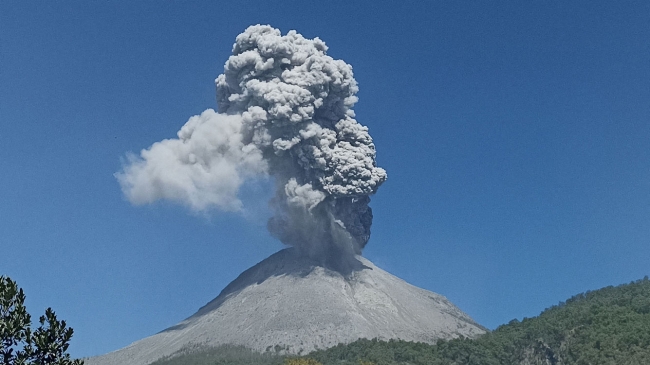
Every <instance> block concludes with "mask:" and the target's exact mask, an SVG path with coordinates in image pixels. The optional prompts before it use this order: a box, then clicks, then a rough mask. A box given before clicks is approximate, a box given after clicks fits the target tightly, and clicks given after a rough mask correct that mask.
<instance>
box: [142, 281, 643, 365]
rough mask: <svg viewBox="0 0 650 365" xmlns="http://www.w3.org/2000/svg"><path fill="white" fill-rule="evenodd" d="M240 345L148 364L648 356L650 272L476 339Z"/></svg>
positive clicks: (638, 360)
mask: <svg viewBox="0 0 650 365" xmlns="http://www.w3.org/2000/svg"><path fill="white" fill-rule="evenodd" d="M278 350H281V349H271V350H270V351H268V352H267V353H264V354H260V353H256V352H253V351H251V350H249V349H247V348H245V347H242V346H220V347H215V348H201V347H196V348H186V349H184V350H182V351H180V352H179V353H176V354H174V355H172V356H170V357H167V358H163V359H161V360H158V361H156V362H155V363H154V365H181V364H182V365H222V364H223V365H226V364H232V365H238V364H242V365H243V364H259V365H267V364H268V365H276V364H277V365H335V364H336V365H352V364H354V365H425V364H426V365H437V364H440V365H442V364H450V365H451V364H453V365H504V364H506V365H507V364H513V365H514V364H518V365H519V364H530V365H533V364H551V365H573V364H575V365H599V364H603V365H606V364H607V365H609V364H611V365H636V364H639V365H641V364H650V280H649V279H648V277H647V276H646V277H645V278H643V279H641V280H637V281H635V282H631V283H629V284H624V285H619V286H616V287H614V286H609V287H606V288H602V289H599V290H595V291H588V292H586V293H581V294H578V295H575V296H573V297H571V298H569V299H568V300H566V301H565V302H561V303H559V304H557V305H554V306H552V307H550V308H547V309H546V310H544V311H543V312H542V313H541V314H540V315H539V316H536V317H533V318H524V319H523V320H521V321H519V320H516V319H515V320H512V321H510V322H509V323H507V324H504V325H501V326H499V327H498V328H497V329H495V330H494V331H491V332H488V333H486V334H485V335H482V336H480V337H478V338H475V339H469V338H457V339H453V340H449V341H442V340H441V341H438V343H437V344H435V345H429V344H425V343H414V342H407V341H400V340H391V341H380V340H377V339H373V340H368V339H360V340H358V341H356V342H353V343H350V344H339V345H338V346H335V347H333V348H330V349H327V350H320V351H316V352H312V353H310V354H307V355H305V356H302V357H296V356H282V355H278V354H276V353H275V351H278Z"/></svg>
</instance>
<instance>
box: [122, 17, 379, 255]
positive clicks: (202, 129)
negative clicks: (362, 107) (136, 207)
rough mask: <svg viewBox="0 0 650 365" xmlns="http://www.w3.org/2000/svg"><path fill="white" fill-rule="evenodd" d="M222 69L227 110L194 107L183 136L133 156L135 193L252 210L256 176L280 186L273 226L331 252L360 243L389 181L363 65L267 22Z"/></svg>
mask: <svg viewBox="0 0 650 365" xmlns="http://www.w3.org/2000/svg"><path fill="white" fill-rule="evenodd" d="M232 53H233V54H232V56H230V58H229V59H228V61H227V62H226V64H225V67H224V73H223V74H221V75H219V77H217V79H216V89H217V106H218V111H219V112H218V113H217V112H215V111H214V110H212V109H208V110H206V111H204V112H203V113H202V114H201V115H199V116H194V117H192V118H190V119H189V121H188V122H187V123H186V124H185V125H184V126H183V127H182V128H181V130H180V131H179V132H178V136H177V137H178V138H176V139H167V140H163V141H161V142H157V143H154V144H153V145H152V146H151V147H149V148H148V149H145V150H142V151H141V153H140V156H130V157H129V159H128V161H127V163H126V164H125V166H124V168H123V170H122V171H121V172H118V173H117V174H116V177H117V179H118V181H119V183H120V185H121V187H122V190H123V192H124V194H125V195H126V197H127V198H128V199H129V200H130V201H131V202H132V203H134V204H146V203H151V202H153V201H156V200H159V199H167V200H172V201H175V202H178V203H181V204H184V205H187V206H188V207H190V208H191V209H193V210H196V211H206V210H209V209H212V208H217V209H221V210H226V211H238V210H241V209H243V207H242V202H241V201H240V200H239V198H238V196H237V194H238V191H239V188H240V187H241V185H242V184H243V182H244V181H246V180H247V179H254V178H256V177H260V176H269V177H271V178H272V179H273V181H274V183H275V187H276V191H275V196H274V197H273V198H272V199H271V203H270V204H271V208H272V211H273V216H272V218H270V220H269V223H268V228H269V231H270V232H271V233H272V234H273V235H274V236H276V237H277V238H278V239H280V240H281V241H282V242H283V243H285V244H287V245H291V246H294V247H296V248H297V249H298V250H299V251H300V252H302V253H303V254H306V255H308V256H310V257H312V258H315V259H319V260H322V261H329V262H331V261H340V259H341V258H345V257H353V255H355V254H360V253H361V250H362V249H363V247H364V246H365V245H366V243H367V242H368V239H369V237H370V226H371V225H372V210H371V209H370V207H369V206H368V204H369V202H370V195H372V194H374V193H375V192H376V191H377V189H378V188H379V186H380V185H381V184H382V183H383V182H384V181H385V180H386V172H385V171H384V170H383V169H382V168H379V167H377V166H376V163H375V146H374V144H373V141H372V138H371V137H370V135H369V133H368V129H367V127H365V126H362V125H361V124H359V123H358V122H357V121H356V120H355V119H354V117H355V115H354V111H353V110H352V107H353V106H354V104H355V103H356V102H357V97H356V95H355V94H356V93H357V91H358V87H357V82H356V81H355V79H354V77H353V74H352V67H351V66H350V65H348V64H346V63H345V62H344V61H342V60H335V59H333V58H332V57H330V56H328V55H327V46H326V45H325V43H324V42H323V41H321V40H320V39H318V38H314V39H306V38H304V37H303V36H302V35H300V34H298V33H297V32H295V31H290V32H289V33H287V34H286V35H284V36H283V35H281V33H280V31H279V30H277V29H274V28H272V27H270V26H265V25H255V26H251V27H249V28H248V29H246V30H245V31H244V32H243V33H242V34H240V35H239V36H237V38H236V42H235V44H234V46H233V51H232Z"/></svg>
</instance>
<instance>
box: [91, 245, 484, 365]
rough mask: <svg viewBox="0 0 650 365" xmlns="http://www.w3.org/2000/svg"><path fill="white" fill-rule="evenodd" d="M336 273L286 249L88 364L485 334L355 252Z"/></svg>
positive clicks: (137, 364)
mask: <svg viewBox="0 0 650 365" xmlns="http://www.w3.org/2000/svg"><path fill="white" fill-rule="evenodd" d="M356 264H357V266H356V267H354V268H353V269H352V270H351V271H350V272H347V273H340V272H339V271H336V270H332V269H329V268H327V267H324V266H322V265H319V264H318V263H317V262H315V261H312V260H310V259H309V258H306V257H304V256H300V255H298V253H297V252H296V251H295V250H294V249H285V250H282V251H280V252H278V253H275V254H274V255H271V256H270V257H269V258H267V259H266V260H264V261H262V262H260V263H259V264H257V265H255V266H253V267H252V268H250V269H248V270H246V271H245V272H243V273H242V274H241V275H240V276H239V277H238V278H237V279H235V280H234V281H233V282H232V283H230V284H229V285H228V286H227V287H226V288H225V289H224V290H223V291H222V292H221V294H219V296H218V297H217V298H215V299H214V300H212V301H211V302H210V303H208V304H207V305H205V306H204V307H203V308H201V309H199V311H198V312H197V313H196V314H194V315H193V316H191V317H189V318H187V319H186V320H184V321H182V322H180V323H179V324H177V325H175V326H173V327H170V328H168V329H166V330H164V331H162V332H160V333H158V334H155V335H153V336H151V337H147V338H145V339H142V340H140V341H137V342H134V343H133V344H131V345H130V346H127V347H125V348H123V349H121V350H118V351H115V352H111V353H108V354H106V355H102V356H98V357H94V358H90V359H87V360H86V364H88V365H123V364H130V365H146V364H149V363H151V362H153V361H155V360H157V359H159V358H160V357H163V356H166V355H170V354H172V353H174V352H176V351H178V350H179V349H181V348H182V347H184V346H187V345H192V344H200V345H206V346H217V345H221V344H236V345H244V346H247V347H250V348H252V349H254V350H258V351H261V352H263V351H267V350H269V349H271V348H273V347H274V346H275V345H280V346H281V347H283V348H284V349H285V351H286V352H288V353H295V354H297V353H302V354H305V353H308V352H310V351H312V350H315V349H323V348H328V347H332V346H335V345H337V344H338V343H341V342H343V343H348V342H352V341H355V340H357V339H359V338H379V339H391V338H396V339H403V340H407V341H420V342H428V343H435V342H436V341H437V340H438V339H450V338H455V337H458V336H460V335H462V336H466V337H475V336H477V335H479V334H482V333H484V332H485V330H484V328H483V327H481V326H480V325H478V324H477V323H476V322H474V321H473V320H472V319H471V318H470V317H469V316H467V314H465V313H463V312H462V311H461V310H460V309H458V308H457V307H456V306H454V305H453V304H452V303H451V302H449V301H448V300H447V299H446V298H445V297H443V296H441V295H439V294H436V293H433V292H430V291H427V290H424V289H420V288H417V287H415V286H413V285H410V284H408V283H407V282H405V281H404V280H401V279H399V278H397V277H396V276H393V275H391V274H389V273H387V272H386V271H384V270H382V269H380V268H378V267H376V266H375V265H374V264H373V263H372V262H370V261H368V260H367V259H365V258H363V257H361V256H357V263H356Z"/></svg>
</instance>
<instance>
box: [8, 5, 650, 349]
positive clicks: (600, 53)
mask: <svg viewBox="0 0 650 365" xmlns="http://www.w3.org/2000/svg"><path fill="white" fill-rule="evenodd" d="M257 23H261V24H271V25H272V26H274V27H277V28H279V29H281V30H282V32H283V33H284V32H287V31H289V30H291V29H296V30H297V31H298V32H300V33H302V34H303V35H304V36H306V37H309V38H313V37H320V38H321V39H323V40H324V41H325V42H326V43H327V45H328V46H329V54H330V55H331V56H333V57H334V58H340V59H343V60H345V61H346V62H347V63H349V64H351V65H352V66H353V68H354V72H355V77H356V79H357V81H358V82H359V87H360V92H359V94H358V96H359V103H358V104H357V105H356V107H355V111H356V113H357V120H358V121H359V122H361V123H362V124H365V125H367V126H368V127H369V128H370V133H371V135H372V136H373V138H374V140H375V144H376V146H377V161H378V164H379V166H381V167H383V168H385V169H386V170H387V172H388V176H389V177H388V181H387V182H386V183H385V184H384V185H383V186H382V187H381V188H380V189H379V191H378V193H377V195H375V196H374V197H373V201H372V203H371V206H372V207H373V211H374V215H375V220H374V225H373V234H372V238H371V240H370V242H369V244H368V246H367V247H366V250H365V251H364V255H365V256H366V257H368V258H370V259H371V260H372V261H374V262H375V263H376V264H377V265H379V266H380V267H382V268H384V269H386V270H388V271H389V272H391V273H393V274H395V275H397V276H399V277H401V278H403V279H405V280H406V281H408V282H410V283H412V284H414V285H417V286H420V287H423V288H425V289H429V290H432V291H435V292H438V293H441V294H443V295H445V296H447V297H448V298H449V299H450V300H451V301H452V302H454V303H455V304H457V305H458V306H459V307H460V308H461V309H463V310H464V311H466V312H467V313H468V314H470V315H471V316H472V317H473V318H474V319H476V320H477V321H478V322H479V323H481V324H483V325H485V326H487V327H489V328H495V327H496V326H498V325H499V324H503V323H506V322H508V321H509V320H511V319H513V318H520V319H521V318H523V317H530V316H535V315H537V314H539V312H540V311H542V310H543V309H544V308H546V307H549V306H551V305H553V304H557V302H559V301H561V300H564V299H566V298H568V297H570V296H571V295H573V294H576V293H579V292H583V291H586V290H592V289H597V288H600V287H603V286H607V285H616V284H621V283H624V282H629V281H631V280H636V279H640V278H642V277H643V276H644V275H648V274H650V259H649V258H650V148H648V147H649V141H650V123H649V121H650V103H649V101H650V43H648V39H650V3H648V2H646V1H626V2H610V1H573V2H563V1H543V2H542V1H538V2H518V3H516V4H514V2H499V3H497V2H490V3H488V2H469V1H468V2H465V1H455V2H442V1H431V2H411V1H400V2H394V3H389V2H381V1H380V2H377V1H368V2H361V1H358V2H345V1H328V2H314V3H309V5H307V3H305V2H301V1H284V2H280V3H277V2H262V1H260V2H256V1H237V2H218V1H204V2H199V1H196V2H192V3H191V4H188V2H159V1H139V2H130V1H112V2H100V1H62V2H57V3H56V4H55V3H54V2H45V1H42V2H31V1H10V2H7V1H5V2H1V3H0V146H1V150H0V151H1V152H0V153H1V154H0V171H1V173H0V249H1V252H2V256H3V259H2V261H1V262H0V274H4V275H9V276H11V277H12V278H13V279H15V280H17V281H18V283H19V284H20V285H21V286H22V287H23V288H24V289H25V290H26V294H27V302H28V303H27V304H28V309H29V311H30V312H31V313H32V315H33V316H34V317H38V316H39V315H40V314H42V313H43V312H44V309H45V308H46V307H48V306H51V307H53V308H54V309H55V311H56V312H57V314H58V315H59V316H60V317H61V318H63V319H66V320H67V322H68V324H69V325H70V326H72V327H73V328H74V329H75V337H74V339H73V341H72V346H71V347H70V352H71V354H72V355H73V356H78V357H80V356H91V355H96V354H101V353H105V352H108V351H112V350H115V349H118V348H121V347H123V346H126V345H128V344H130V343H131V342H133V341H135V340H138V339H140V338H143V337H145V336H148V335H151V334H154V333H156V332H158V331H160V330H162V329H164V328H166V327H168V326H170V325H173V324H175V323H177V322H178V321H180V320H182V319H183V318H185V317H187V316H189V315H191V314H193V313H194V312H195V311H196V310H197V309H198V308H199V307H200V306H202V305H203V304H205V303H207V302H208V301H209V300H211V299H212V298H214V297H215V296H216V295H217V294H218V293H219V291H220V290H221V289H222V288H223V287H224V286H225V285H226V284H228V282H230V281H231V280H232V279H234V278H235V277H236V276H237V275H238V274H239V273H240V272H241V271H243V270H244V269H246V268H248V267H250V266H252V265H253V264H255V263H257V262H259V261H261V260H262V259H264V258H265V257H267V256H268V255H270V254H271V253H273V252H275V251H277V250H278V249H281V248H282V245H281V244H280V243H278V242H277V241H276V240H274V239H273V238H271V237H270V236H269V235H268V233H267V232H266V228H265V221H264V219H265V214H266V213H267V212H265V209H264V208H263V207H264V204H265V203H264V204H256V203H255V202H256V201H258V200H259V201H261V202H264V200H263V199H261V198H260V197H263V196H264V195H265V192H264V191H263V190H260V189H261V187H251V190H250V191H249V192H248V193H249V195H248V196H249V197H248V198H245V199H244V200H245V201H248V202H250V203H252V204H251V206H250V211H249V213H248V214H247V215H246V216H245V217H242V216H241V215H237V214H232V213H218V212H215V213H214V214H209V215H197V214H193V213H191V212H190V211H188V209H186V208H183V207H180V206H177V205H174V204H170V203H157V204H154V205H151V206H144V207H134V206H132V205H130V204H129V203H128V202H127V201H126V200H125V198H124V197H123V196H122V193H121V191H120V187H119V184H118V183H117V181H116V179H115V178H114V176H113V174H114V173H115V172H116V171H118V170H120V168H121V164H122V161H123V159H124V157H125V155H126V153H127V152H129V151H131V152H138V151H139V150H140V149H142V148H145V147H148V146H150V145H151V144H152V143H153V142H156V141H159V140H161V139H164V138H171V137H174V136H175V134H176V131H177V130H178V129H179V128H180V127H181V126H182V125H183V124H184V123H185V122H186V121H187V119H188V118H189V117H190V116H192V115H196V114H199V113H201V112H202V111H203V110H204V109H207V108H215V107H216V101H215V90H214V89H215V87H214V79H215V78H216V76H217V75H219V74H220V73H221V72H222V70H223V64H224V62H225V61H226V59H227V57H228V55H229V54H230V51H231V47H232V44H233V42H234V39H235V37H236V36H237V34H239V33H240V32H242V31H243V30H244V29H245V28H246V27H247V26H249V25H252V24H257ZM258 198H260V199H258Z"/></svg>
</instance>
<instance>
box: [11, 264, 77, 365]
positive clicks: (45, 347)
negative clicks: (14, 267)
mask: <svg viewBox="0 0 650 365" xmlns="http://www.w3.org/2000/svg"><path fill="white" fill-rule="evenodd" d="M39 322H40V326H39V327H38V328H37V329H36V330H35V331H33V332H32V330H31V316H30V315H29V313H27V309H26V308H25V293H24V292H23V290H22V289H21V288H18V285H17V284H16V282H14V281H12V280H11V279H9V278H8V277H5V276H0V356H1V357H2V358H1V359H0V360H1V361H2V362H1V364H3V365H82V364H83V362H82V361H80V360H71V359H70V355H69V354H68V353H66V351H67V350H68V346H69V344H68V343H69V342H70V338H72V333H73V330H72V328H69V327H66V323H65V321H59V320H57V318H56V314H55V313H54V311H53V310H52V308H48V309H47V310H46V311H45V315H44V316H41V318H40V320H39Z"/></svg>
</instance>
